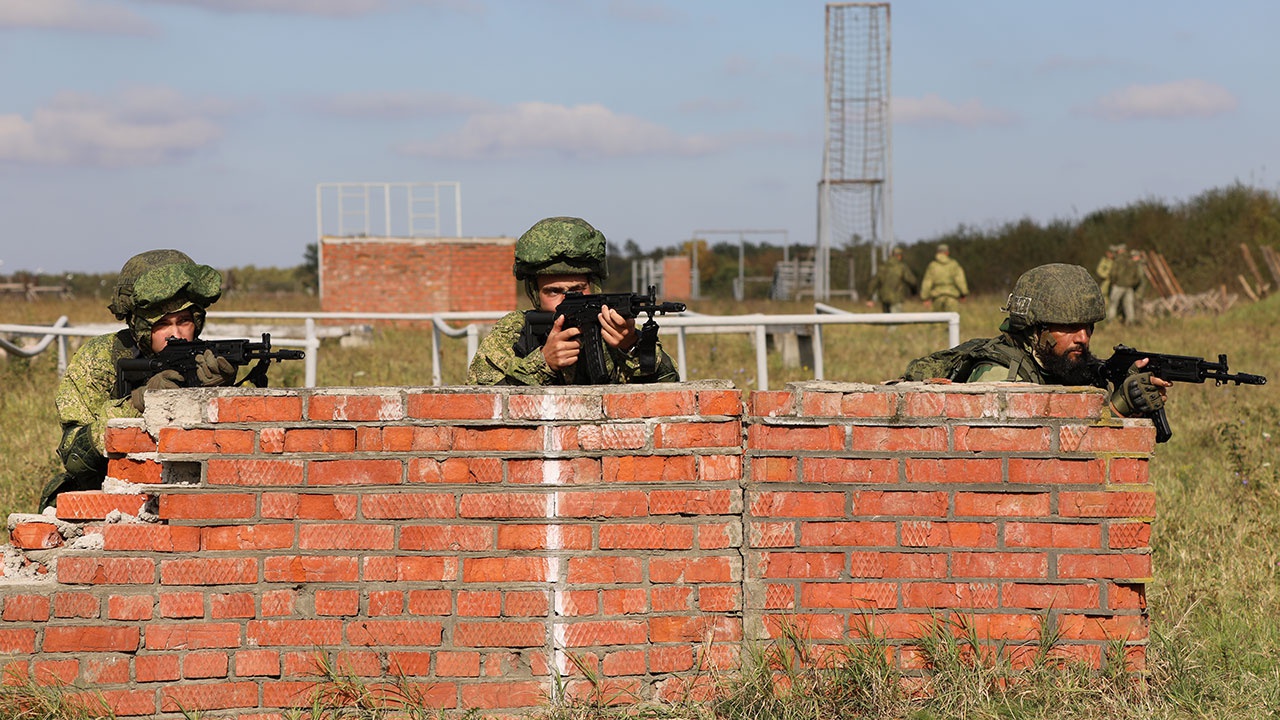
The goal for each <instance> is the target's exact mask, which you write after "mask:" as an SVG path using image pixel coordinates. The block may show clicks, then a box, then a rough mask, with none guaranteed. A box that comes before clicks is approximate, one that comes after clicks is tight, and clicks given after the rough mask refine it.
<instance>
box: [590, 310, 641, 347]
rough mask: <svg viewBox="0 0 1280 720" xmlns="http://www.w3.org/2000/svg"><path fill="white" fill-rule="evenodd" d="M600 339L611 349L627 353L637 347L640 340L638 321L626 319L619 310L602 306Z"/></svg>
mask: <svg viewBox="0 0 1280 720" xmlns="http://www.w3.org/2000/svg"><path fill="white" fill-rule="evenodd" d="M599 317H600V337H602V338H604V342H605V344H606V345H608V346H609V347H611V348H615V349H617V350H621V351H623V352H626V351H628V350H630V349H631V348H633V347H635V344H636V343H637V342H638V341H639V340H640V334H639V333H637V332H636V319H635V318H624V317H622V314H621V313H619V312H618V311H617V310H614V309H613V308H611V307H609V306H608V305H602V306H601V307H600V316H599Z"/></svg>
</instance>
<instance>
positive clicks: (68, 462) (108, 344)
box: [54, 330, 138, 477]
mask: <svg viewBox="0 0 1280 720" xmlns="http://www.w3.org/2000/svg"><path fill="white" fill-rule="evenodd" d="M137 353H138V345H137V343H136V342H135V341H134V339H133V335H132V333H130V331H129V330H121V331H119V332H117V333H113V334H111V335H99V336H98V337H95V338H92V339H90V340H89V341H88V342H86V343H85V344H84V345H82V346H81V347H80V349H79V350H77V351H76V354H75V355H73V356H72V357H71V362H70V363H69V364H68V365H67V372H66V374H65V375H63V376H62V381H61V382H59V383H58V390H57V394H56V395H55V396H54V403H55V404H56V405H57V407H58V420H59V421H61V423H62V442H60V443H59V444H58V457H59V458H61V459H62V464H63V465H64V466H65V467H66V469H67V472H68V473H69V474H71V475H72V476H77V477H82V476H84V475H86V474H93V473H97V472H99V471H100V472H101V473H105V472H106V448H105V446H104V445H103V433H104V431H105V430H106V427H107V421H108V420H110V419H112V418H124V417H137V416H138V413H137V411H136V410H134V408H133V406H132V405H130V404H129V399H128V398H127V397H125V398H119V397H115V384H116V361H117V360H119V359H120V358H128V357H136V356H137Z"/></svg>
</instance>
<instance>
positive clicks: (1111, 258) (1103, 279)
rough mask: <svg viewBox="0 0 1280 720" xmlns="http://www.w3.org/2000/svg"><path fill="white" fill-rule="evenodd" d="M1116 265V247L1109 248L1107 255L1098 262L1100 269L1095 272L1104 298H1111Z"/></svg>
mask: <svg viewBox="0 0 1280 720" xmlns="http://www.w3.org/2000/svg"><path fill="white" fill-rule="evenodd" d="M1115 265H1116V246H1115V245H1112V246H1111V247H1109V248H1107V254H1105V255H1103V256H1102V259H1101V260H1098V267H1097V268H1096V269H1095V270H1094V271H1093V273H1094V275H1097V276H1098V285H1099V286H1100V287H1101V288H1102V297H1104V298H1107V297H1111V268H1113V267H1115Z"/></svg>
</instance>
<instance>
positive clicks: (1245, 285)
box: [1236, 275, 1258, 302]
mask: <svg viewBox="0 0 1280 720" xmlns="http://www.w3.org/2000/svg"><path fill="white" fill-rule="evenodd" d="M1236 279H1237V280H1239V281H1240V287H1242V288H1244V294H1245V295H1248V296H1249V299H1250V300H1253V301H1254V302H1258V296H1257V295H1256V294H1254V292H1253V288H1251V287H1249V281H1248V280H1245V279H1244V275H1237V276H1236Z"/></svg>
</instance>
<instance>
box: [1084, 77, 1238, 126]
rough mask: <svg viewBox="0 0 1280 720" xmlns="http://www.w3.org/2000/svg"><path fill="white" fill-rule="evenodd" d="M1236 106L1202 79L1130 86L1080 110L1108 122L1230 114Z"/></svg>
mask: <svg viewBox="0 0 1280 720" xmlns="http://www.w3.org/2000/svg"><path fill="white" fill-rule="evenodd" d="M1238 104H1239V103H1238V102H1237V100H1236V97H1235V96H1234V95H1232V94H1231V92H1230V91H1228V90H1227V89H1226V88H1224V87H1222V86H1221V85H1214V84H1213V83H1211V82H1206V81H1204V80H1196V79H1189V80H1178V81H1176V82H1170V83H1163V84H1160V85H1130V86H1129V87H1127V88H1122V89H1120V90H1115V91H1113V92H1111V93H1108V94H1107V95H1104V96H1103V97H1101V98H1098V100H1097V101H1095V102H1094V103H1093V104H1092V105H1090V106H1088V107H1085V108H1082V109H1081V110H1082V111H1083V112H1085V113H1087V114H1089V115H1096V116H1098V117H1101V118H1105V119H1107V120H1132V119H1136V118H1182V117H1211V116H1213V115H1221V114H1223V113H1229V112H1232V111H1234V110H1235V109H1236V106H1237V105H1238Z"/></svg>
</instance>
